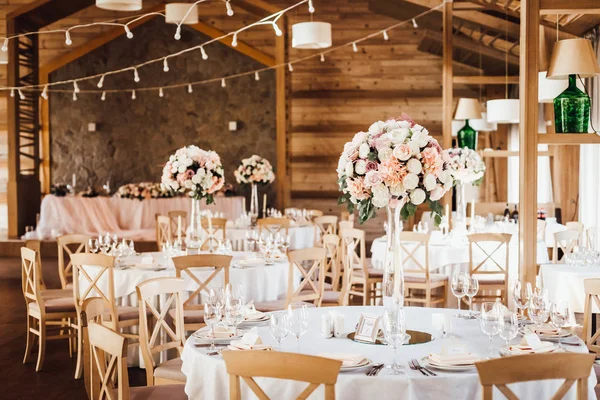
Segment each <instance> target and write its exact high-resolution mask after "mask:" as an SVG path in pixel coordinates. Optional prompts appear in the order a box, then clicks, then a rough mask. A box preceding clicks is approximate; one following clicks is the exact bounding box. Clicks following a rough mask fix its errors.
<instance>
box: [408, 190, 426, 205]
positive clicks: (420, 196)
mask: <svg viewBox="0 0 600 400" xmlns="http://www.w3.org/2000/svg"><path fill="white" fill-rule="evenodd" d="M425 197H426V195H425V192H424V191H423V189H415V190H413V192H412V193H411V194H410V202H411V203H413V204H414V205H415V206H418V205H419V204H421V203H423V202H424V201H425Z"/></svg>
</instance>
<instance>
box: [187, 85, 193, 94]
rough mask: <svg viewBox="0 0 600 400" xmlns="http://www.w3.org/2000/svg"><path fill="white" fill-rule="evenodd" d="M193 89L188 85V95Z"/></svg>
mask: <svg viewBox="0 0 600 400" xmlns="http://www.w3.org/2000/svg"><path fill="white" fill-rule="evenodd" d="M193 91H194V89H193V88H192V84H191V83H188V93H192V92H193Z"/></svg>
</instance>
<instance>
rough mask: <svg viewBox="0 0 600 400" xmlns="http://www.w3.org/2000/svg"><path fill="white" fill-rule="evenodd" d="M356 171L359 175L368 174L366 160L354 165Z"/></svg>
mask: <svg viewBox="0 0 600 400" xmlns="http://www.w3.org/2000/svg"><path fill="white" fill-rule="evenodd" d="M354 171H355V172H356V173H357V174H358V175H364V174H365V173H366V172H367V162H366V161H365V160H358V161H357V162H356V165H354Z"/></svg>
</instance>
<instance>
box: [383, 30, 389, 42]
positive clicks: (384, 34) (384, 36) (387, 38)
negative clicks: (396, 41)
mask: <svg viewBox="0 0 600 400" xmlns="http://www.w3.org/2000/svg"><path fill="white" fill-rule="evenodd" d="M383 40H390V37H389V36H388V34H387V31H383Z"/></svg>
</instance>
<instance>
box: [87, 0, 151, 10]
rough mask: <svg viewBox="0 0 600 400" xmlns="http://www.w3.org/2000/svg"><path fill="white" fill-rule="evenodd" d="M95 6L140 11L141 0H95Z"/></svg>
mask: <svg viewBox="0 0 600 400" xmlns="http://www.w3.org/2000/svg"><path fill="white" fill-rule="evenodd" d="M96 7H98V8H102V9H103V10H112V11H140V10H141V9H142V0H96Z"/></svg>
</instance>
